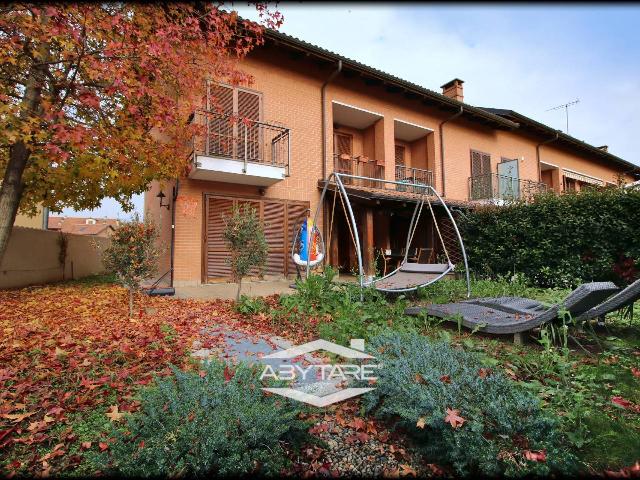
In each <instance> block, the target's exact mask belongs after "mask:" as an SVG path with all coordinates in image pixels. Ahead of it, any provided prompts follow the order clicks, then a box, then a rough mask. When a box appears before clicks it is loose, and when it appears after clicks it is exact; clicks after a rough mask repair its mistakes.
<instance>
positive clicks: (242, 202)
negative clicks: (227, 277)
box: [234, 198, 262, 277]
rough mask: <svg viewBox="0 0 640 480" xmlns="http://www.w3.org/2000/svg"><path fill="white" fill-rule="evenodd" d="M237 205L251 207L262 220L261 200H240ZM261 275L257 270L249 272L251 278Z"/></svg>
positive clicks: (236, 201) (253, 269)
mask: <svg viewBox="0 0 640 480" xmlns="http://www.w3.org/2000/svg"><path fill="white" fill-rule="evenodd" d="M234 202H235V204H236V205H237V206H238V207H239V208H242V209H244V208H245V205H248V206H249V207H251V208H252V209H253V210H254V211H255V213H256V215H257V216H258V218H259V219H262V211H261V210H262V208H261V206H262V202H261V201H260V200H250V199H244V198H242V199H238V200H234ZM259 274H260V271H259V270H258V269H257V268H252V269H251V270H249V276H253V277H256V276H258V275H259Z"/></svg>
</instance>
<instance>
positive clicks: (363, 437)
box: [356, 432, 369, 443]
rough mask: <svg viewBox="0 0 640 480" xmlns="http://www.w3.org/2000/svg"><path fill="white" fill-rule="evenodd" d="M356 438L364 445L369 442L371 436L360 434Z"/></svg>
mask: <svg viewBox="0 0 640 480" xmlns="http://www.w3.org/2000/svg"><path fill="white" fill-rule="evenodd" d="M356 437H357V438H358V440H360V441H361V442H362V443H367V442H368V441H369V435H367V434H366V433H364V432H358V433H356Z"/></svg>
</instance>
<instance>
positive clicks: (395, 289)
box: [307, 172, 471, 297]
mask: <svg viewBox="0 0 640 480" xmlns="http://www.w3.org/2000/svg"><path fill="white" fill-rule="evenodd" d="M332 178H333V180H334V181H335V185H336V187H337V188H336V190H335V191H334V198H333V207H332V210H331V221H330V227H329V234H331V232H332V230H333V218H334V213H335V205H336V197H339V198H340V203H341V204H342V208H343V211H344V216H345V219H346V221H347V225H348V227H349V233H350V235H351V240H352V242H353V245H354V247H355V250H356V254H357V257H358V269H359V275H358V277H359V282H360V287H361V288H365V287H368V286H373V287H374V288H375V289H376V290H378V291H380V292H385V293H406V292H412V291H415V290H417V289H419V288H423V287H426V286H428V285H431V284H432V283H435V282H437V281H439V280H441V279H443V278H444V277H445V275H447V274H448V273H450V272H451V271H453V269H454V268H455V266H454V264H453V262H452V261H451V258H450V256H449V252H448V250H447V246H446V243H445V241H444V238H443V236H442V232H441V231H440V226H439V225H438V221H437V219H436V215H435V212H434V210H433V205H432V203H431V200H430V198H429V197H430V196H435V197H436V198H437V199H438V201H439V203H440V205H442V207H443V208H444V210H445V212H446V213H447V216H448V217H449V220H450V221H451V224H452V225H453V229H454V231H455V233H456V237H457V240H458V243H459V245H460V251H461V253H462V258H463V261H464V267H465V276H466V283H467V297H470V296H471V283H470V279H469V267H468V263H467V255H466V252H465V249H464V243H463V241H462V237H461V236H460V232H459V230H458V226H457V225H456V222H455V219H454V218H453V215H452V214H451V211H450V210H449V208H448V207H447V204H446V203H445V202H444V200H443V199H442V197H441V196H440V195H438V193H437V192H436V191H435V189H434V188H433V187H432V186H430V185H422V184H415V185H414V184H406V183H402V186H403V187H416V191H421V192H422V193H420V194H416V195H419V198H418V199H417V201H416V206H415V208H414V210H413V216H412V217H411V223H410V224H409V231H408V235H407V242H406V248H405V254H404V258H403V259H402V261H401V262H400V265H399V266H398V268H396V269H395V270H393V271H392V272H391V273H389V274H387V275H384V276H382V277H380V278H371V279H366V280H365V275H364V268H363V264H362V250H361V247H360V239H359V236H358V225H357V223H356V221H355V217H354V215H353V209H352V207H351V202H350V200H349V195H348V194H347V191H346V189H345V187H344V183H343V181H342V179H343V178H350V179H356V180H357V179H361V180H371V179H369V178H367V177H360V176H356V175H348V174H343V173H335V172H334V173H332V174H331V175H330V176H329V178H328V179H327V181H326V183H325V186H324V188H323V190H322V194H321V196H320V202H319V203H318V208H317V209H316V214H315V217H314V220H315V219H317V217H318V215H319V212H320V209H321V208H322V204H323V201H324V198H325V196H326V193H327V190H328V187H329V184H330V181H331V179H332ZM375 181H376V182H382V183H391V184H398V185H399V184H401V182H397V181H393V180H380V179H375ZM425 203H426V204H427V206H428V209H429V212H430V213H431V218H432V219H433V224H434V226H435V230H436V232H437V235H438V239H439V240H440V244H441V246H442V251H443V253H444V256H445V257H446V263H420V262H419V261H418V262H409V261H408V255H409V249H410V246H411V243H412V242H413V238H414V236H415V233H416V230H417V228H418V223H419V221H420V217H421V214H422V211H423V208H424V205H425ZM314 224H315V222H314ZM418 260H419V259H418ZM308 273H309V267H307V275H308Z"/></svg>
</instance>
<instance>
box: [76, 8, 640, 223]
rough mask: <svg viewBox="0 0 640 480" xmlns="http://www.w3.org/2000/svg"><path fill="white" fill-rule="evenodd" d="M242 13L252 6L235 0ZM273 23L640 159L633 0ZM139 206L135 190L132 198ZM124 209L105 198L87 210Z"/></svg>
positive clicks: (300, 16)
mask: <svg viewBox="0 0 640 480" xmlns="http://www.w3.org/2000/svg"><path fill="white" fill-rule="evenodd" d="M234 8H236V9H237V10H238V11H239V12H240V13H241V15H243V16H244V17H246V18H251V19H257V15H256V13H255V10H254V9H253V8H252V7H247V6H246V4H244V3H235V4H234ZM278 10H279V11H280V12H281V13H282V14H283V15H284V24H283V25H282V27H281V28H280V30H281V31H282V32H284V33H288V34H290V35H293V36H296V37H298V38H301V39H303V40H306V41H308V42H310V43H313V44H316V45H319V46H321V47H324V48H326V49H329V50H331V51H333V52H336V53H339V54H342V55H344V56H346V57H349V58H352V59H354V60H357V61H359V62H361V63H364V64H366V65H369V66H372V67H376V68H378V69H380V70H383V71H385V72H387V73H391V74H393V75H395V76H398V77H400V78H403V79H405V80H409V81H411V82H414V83H417V84H419V85H422V86H424V87H426V88H429V89H431V90H434V91H437V92H440V91H441V90H440V85H442V84H444V83H446V82H448V81H449V80H451V79H453V78H460V79H462V80H464V82H465V83H464V100H465V103H469V104H471V105H475V106H479V107H495V108H506V109H511V110H515V111H517V112H519V113H522V114H524V115H526V116H528V117H531V118H533V119H535V120H538V121H540V122H542V123H545V124H547V125H549V126H551V127H553V128H557V129H561V130H562V131H566V117H565V110H564V108H560V109H558V110H549V109H551V108H553V107H555V106H558V105H562V104H565V103H568V102H573V101H575V100H579V103H577V104H575V105H573V106H570V107H569V134H570V135H572V136H574V137H576V138H578V139H580V140H584V141H586V142H588V143H590V144H592V145H595V146H600V145H608V146H609V152H611V153H613V154H614V155H617V156H619V157H621V158H624V159H625V160H628V161H630V162H633V163H636V164H640V152H639V149H638V148H637V145H638V136H639V134H640V115H638V114H637V112H638V110H639V109H640V28H638V25H640V5H632V4H629V5H626V4H619V5H609V6H605V5H593V4H584V5H560V6H554V5H552V4H539V5H497V4H496V5H492V4H486V5H478V6H476V5H473V4H456V5H453V4H446V5H445V4H443V5H437V4H400V5H398V4H396V5H393V4H372V5H366V4H353V5H349V4H338V3H336V4H319V3H312V4H302V3H300V2H283V3H280V4H279V5H278ZM134 203H135V205H136V211H137V212H139V213H140V214H142V213H143V212H142V203H143V202H142V196H136V197H135V198H134ZM64 214H65V215H87V216H88V215H93V216H109V217H118V216H119V217H120V218H127V217H128V216H129V214H125V213H124V212H122V210H121V209H120V207H119V206H118V204H117V203H116V202H114V201H111V200H105V201H104V202H103V204H102V207H101V208H99V209H97V210H95V211H93V212H88V211H84V212H80V213H77V212H74V211H73V210H65V211H64Z"/></svg>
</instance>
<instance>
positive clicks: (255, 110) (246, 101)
mask: <svg viewBox="0 0 640 480" xmlns="http://www.w3.org/2000/svg"><path fill="white" fill-rule="evenodd" d="M237 95H238V100H237V105H238V107H237V115H238V158H239V159H244V149H245V130H246V145H247V160H248V161H250V162H258V161H259V160H260V158H261V157H260V144H261V141H260V128H259V126H258V124H257V123H256V122H259V121H260V95H258V94H257V93H253V92H247V91H245V90H237Z"/></svg>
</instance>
